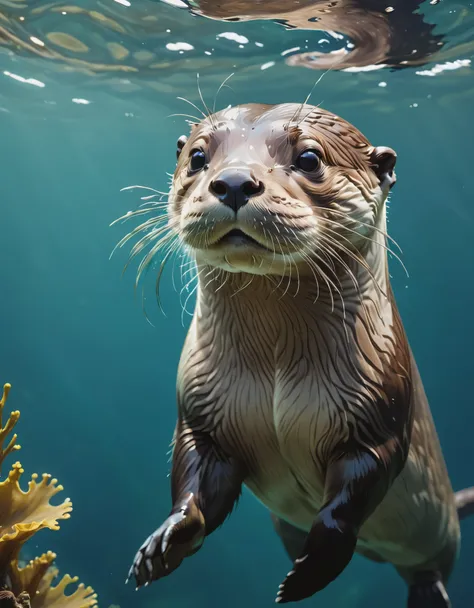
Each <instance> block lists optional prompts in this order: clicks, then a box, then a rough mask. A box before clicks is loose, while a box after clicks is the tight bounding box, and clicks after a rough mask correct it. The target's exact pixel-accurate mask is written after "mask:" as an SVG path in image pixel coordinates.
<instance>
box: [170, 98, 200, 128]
mask: <svg viewBox="0 0 474 608" xmlns="http://www.w3.org/2000/svg"><path fill="white" fill-rule="evenodd" d="M178 99H179V98H178ZM176 116H181V117H183V118H192V119H193V120H195V121H196V122H201V119H200V118H198V117H197V116H193V115H192V114H168V116H167V117H166V118H175V117H176ZM185 122H187V121H185Z"/></svg>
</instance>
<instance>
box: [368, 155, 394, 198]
mask: <svg viewBox="0 0 474 608" xmlns="http://www.w3.org/2000/svg"><path fill="white" fill-rule="evenodd" d="M396 162H397V154H396V152H395V151H394V150H392V148H386V147H385V146H378V147H377V148H374V149H373V150H372V152H371V154H370V163H371V165H372V169H373V170H374V172H375V174H376V175H377V177H378V178H379V180H380V184H383V183H384V182H388V185H389V188H392V187H393V186H394V185H395V182H396V181H397V177H396V175H395V171H394V167H395V163H396Z"/></svg>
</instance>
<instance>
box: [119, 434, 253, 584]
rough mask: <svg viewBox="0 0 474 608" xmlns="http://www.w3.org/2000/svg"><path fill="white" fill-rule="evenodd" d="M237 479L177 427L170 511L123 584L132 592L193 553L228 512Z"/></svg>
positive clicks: (204, 440)
mask: <svg viewBox="0 0 474 608" xmlns="http://www.w3.org/2000/svg"><path fill="white" fill-rule="evenodd" d="M243 478H244V474H243V470H242V467H241V466H240V465H239V464H238V463H237V462H235V461H234V460H233V459H231V458H228V457H226V456H225V455H223V454H221V453H219V451H218V448H217V446H216V445H215V443H214V442H213V440H212V438H211V437H210V436H209V435H208V434H205V433H202V432H199V433H197V432H194V431H193V430H192V429H191V428H189V427H187V426H186V424H185V423H178V426H177V429H176V441H175V446H174V451H173V466H172V473H171V498H172V504H173V507H172V509H171V512H170V514H169V516H168V518H167V519H166V520H165V522H164V523H163V524H162V525H161V526H160V527H159V528H158V529H157V530H156V531H155V532H153V534H151V535H150V536H149V537H148V538H147V539H146V541H145V542H144V543H143V545H142V546H141V547H140V549H139V550H138V552H137V554H136V556H135V559H134V562H133V565H132V567H131V569H130V572H129V575H128V578H130V577H131V576H132V575H133V576H135V580H136V583H137V588H138V587H140V586H142V585H143V584H149V583H151V582H152V581H154V580H157V579H159V578H162V577H164V576H168V575H169V574H171V572H173V571H174V570H176V568H177V567H178V566H179V565H180V564H181V562H182V561H183V559H184V558H186V557H189V556H190V555H192V554H194V553H196V551H198V549H199V548H200V547H201V545H202V543H203V541H204V538H205V536H207V535H208V534H210V533H211V532H213V531H214V530H215V529H216V528H217V527H219V526H220V525H221V524H222V523H223V522H224V520H225V518H226V517H227V515H229V513H230V512H231V510H232V508H233V506H234V504H235V502H236V500H237V499H238V497H239V495H240V492H241V487H242V481H243ZM127 580H128V579H127Z"/></svg>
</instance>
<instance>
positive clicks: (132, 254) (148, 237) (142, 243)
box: [122, 226, 169, 275]
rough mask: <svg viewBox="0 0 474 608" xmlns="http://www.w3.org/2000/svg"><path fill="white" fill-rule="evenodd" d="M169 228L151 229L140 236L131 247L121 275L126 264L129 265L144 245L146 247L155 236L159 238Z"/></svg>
mask: <svg viewBox="0 0 474 608" xmlns="http://www.w3.org/2000/svg"><path fill="white" fill-rule="evenodd" d="M168 231H169V228H168V226H166V227H163V228H160V229H159V230H152V231H151V232H149V233H148V234H146V235H145V236H144V237H142V238H141V239H140V240H139V241H138V242H137V243H135V245H134V246H133V247H132V249H131V251H130V254H129V257H128V260H127V263H126V264H125V266H124V269H123V271H122V275H123V274H125V272H126V270H127V268H128V266H129V265H130V263H131V262H132V260H133V259H134V258H135V257H136V256H137V255H138V254H139V253H141V252H142V251H143V249H145V247H147V246H148V245H149V244H150V243H151V242H153V241H155V240H156V239H157V238H159V237H160V236H161V235H163V234H164V233H166V232H168Z"/></svg>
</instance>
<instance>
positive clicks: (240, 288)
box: [230, 274, 255, 298]
mask: <svg viewBox="0 0 474 608" xmlns="http://www.w3.org/2000/svg"><path fill="white" fill-rule="evenodd" d="M254 278H255V275H254V274H251V275H250V280H249V281H247V283H244V284H243V285H242V286H241V287H239V289H237V291H234V292H233V293H232V294H231V296H230V297H231V298H233V297H234V296H236V295H237V294H238V293H240V292H241V291H243V290H244V289H245V288H246V287H249V285H251V284H252V281H253V280H254Z"/></svg>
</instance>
